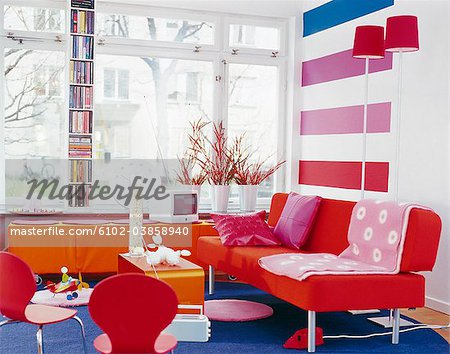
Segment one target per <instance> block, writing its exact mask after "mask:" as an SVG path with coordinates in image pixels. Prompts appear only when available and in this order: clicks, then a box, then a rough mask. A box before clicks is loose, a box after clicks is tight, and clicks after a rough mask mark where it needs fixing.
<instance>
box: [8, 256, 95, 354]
mask: <svg viewBox="0 0 450 354" xmlns="http://www.w3.org/2000/svg"><path fill="white" fill-rule="evenodd" d="M0 272H1V273H0V313H1V314H2V315H3V316H4V317H6V318H8V319H7V320H5V321H3V322H1V323H0V327H1V326H3V325H6V324H10V323H17V322H26V323H31V324H35V325H37V326H38V330H37V333H36V338H37V345H38V353H39V354H42V353H44V341H43V340H44V338H43V334H42V329H43V327H44V325H47V324H52V323H58V322H62V321H65V320H69V319H74V320H75V321H77V322H78V324H79V325H80V327H81V335H82V337H83V349H84V352H85V353H86V337H85V333H84V326H83V322H82V321H81V319H79V318H78V317H77V316H75V315H76V314H77V311H76V310H72V309H65V308H61V307H53V306H46V305H33V304H30V300H31V298H32V297H33V295H34V293H35V292H36V283H35V280H34V274H33V272H32V271H31V268H30V267H29V266H28V264H26V263H25V262H24V261H22V260H21V259H20V258H19V257H17V256H15V255H13V254H11V253H8V252H0Z"/></svg>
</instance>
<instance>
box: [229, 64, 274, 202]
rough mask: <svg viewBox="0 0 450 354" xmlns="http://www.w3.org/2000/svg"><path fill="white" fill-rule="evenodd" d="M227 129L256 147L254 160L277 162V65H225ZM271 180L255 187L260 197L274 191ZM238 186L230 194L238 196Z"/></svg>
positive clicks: (265, 196)
mask: <svg viewBox="0 0 450 354" xmlns="http://www.w3.org/2000/svg"><path fill="white" fill-rule="evenodd" d="M228 70H229V74H228V77H229V84H228V130H229V134H230V138H233V137H235V136H238V135H241V134H245V139H246V141H247V144H248V146H249V147H252V148H253V149H254V148H255V147H257V149H258V151H257V153H256V154H255V155H254V156H253V157H252V158H253V159H254V160H265V161H266V162H267V164H273V163H274V162H275V161H276V158H277V156H276V152H277V150H278V147H277V144H278V141H277V140H278V139H277V132H278V129H277V126H278V117H279V116H278V112H279V109H278V99H279V98H278V91H279V85H277V82H278V81H279V79H278V77H279V74H278V71H279V69H278V67H277V66H268V65H253V64H235V63H230V64H228ZM273 182H274V181H273V179H269V180H267V181H265V183H264V185H263V186H261V187H260V188H259V190H258V194H259V197H261V198H263V197H264V198H268V197H270V196H271V195H272V193H273V188H274V185H273ZM237 193H238V192H237V188H233V189H232V196H235V197H237Z"/></svg>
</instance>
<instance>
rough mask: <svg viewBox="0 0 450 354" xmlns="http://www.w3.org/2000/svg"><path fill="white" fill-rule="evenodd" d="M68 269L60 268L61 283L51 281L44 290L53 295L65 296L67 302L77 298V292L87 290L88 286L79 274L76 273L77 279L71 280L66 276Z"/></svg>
mask: <svg viewBox="0 0 450 354" xmlns="http://www.w3.org/2000/svg"><path fill="white" fill-rule="evenodd" d="M68 271H69V269H67V267H62V268H61V273H62V277H61V281H60V282H59V283H57V284H56V283H53V282H51V281H48V282H47V286H46V288H47V289H48V290H50V291H51V292H52V293H53V294H55V295H56V294H62V293H65V294H66V298H67V300H73V299H76V298H77V297H78V293H77V291H82V290H83V289H88V288H89V284H88V283H85V282H83V278H82V277H81V273H78V279H77V278H72V277H71V276H69V275H68V274H67V272H68Z"/></svg>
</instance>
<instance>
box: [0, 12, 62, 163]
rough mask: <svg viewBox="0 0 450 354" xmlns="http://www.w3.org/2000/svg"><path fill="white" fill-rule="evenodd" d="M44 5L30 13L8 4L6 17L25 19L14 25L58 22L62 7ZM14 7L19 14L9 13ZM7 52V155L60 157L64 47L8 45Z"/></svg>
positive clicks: (40, 26) (39, 27) (33, 26)
mask: <svg viewBox="0 0 450 354" xmlns="http://www.w3.org/2000/svg"><path fill="white" fill-rule="evenodd" d="M26 9H29V8H26ZM44 10H45V11H41V12H39V11H38V9H34V11H33V14H34V15H33V16H34V17H30V16H31V15H30V11H29V10H24V9H22V8H20V7H12V6H5V8H4V14H5V23H6V22H7V21H6V20H7V19H8V18H9V20H8V21H9V23H13V22H14V21H16V24H17V23H19V24H20V25H16V26H15V27H23V28H25V29H31V30H33V29H34V30H44V27H46V26H48V25H49V24H50V23H52V24H56V23H57V21H56V20H55V18H56V17H58V16H59V10H58V11H57V12H51V10H49V9H44ZM9 12H12V13H14V16H9V17H8V16H7V14H8V13H9ZM30 18H32V20H31V19H30ZM13 19H14V21H13ZM36 26H37V27H36ZM57 26H59V28H61V26H60V25H57ZM3 55H4V60H5V70H4V77H5V92H4V101H5V107H4V128H5V140H4V144H5V155H6V158H35V157H41V158H48V157H58V158H59V157H60V153H59V152H60V150H61V141H60V139H61V129H60V128H61V125H62V123H63V120H62V114H63V109H64V94H63V92H64V91H63V89H62V85H63V72H64V57H65V56H64V53H62V52H50V51H43V50H39V51H38V50H31V49H17V48H7V49H5V51H4V53H3Z"/></svg>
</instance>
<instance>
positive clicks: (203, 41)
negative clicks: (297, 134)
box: [0, 0, 287, 202]
mask: <svg viewBox="0 0 450 354" xmlns="http://www.w3.org/2000/svg"><path fill="white" fill-rule="evenodd" d="M0 2H1V3H2V4H6V5H4V6H3V12H1V13H0V17H2V18H0V24H3V25H4V28H3V30H4V33H7V32H14V36H15V37H16V38H15V39H16V40H13V39H11V38H6V37H2V38H0V51H1V52H2V53H3V56H4V58H3V59H4V60H3V64H4V67H3V68H0V70H4V78H5V80H4V83H3V85H0V86H3V87H1V88H0V90H1V92H0V97H1V98H2V99H1V100H0V104H1V105H2V106H1V107H0V109H1V110H3V111H4V117H5V119H4V123H3V124H2V129H3V136H4V146H3V148H4V152H3V154H4V156H5V157H7V158H16V159H22V158H30V157H33V158H39V159H48V158H61V157H62V158H66V157H67V155H68V152H67V150H68V149H67V142H68V129H67V125H68V112H67V106H68V104H67V97H66V91H67V87H68V82H67V80H68V78H66V72H65V71H66V70H65V65H66V62H67V61H68V60H69V59H68V58H69V57H70V55H69V54H70V53H68V51H69V49H68V48H67V47H68V46H67V43H65V41H64V40H63V41H62V42H58V41H57V40H56V41H55V34H63V36H61V38H62V39H64V38H65V35H66V34H67V32H68V28H66V11H67V10H68V9H69V7H70V6H69V2H63V1H54V2H52V0H48V1H46V2H44V3H42V4H41V3H38V2H36V1H34V0H21V1H20V2H19V1H17V2H13V1H10V4H9V3H8V2H6V1H1V0H0ZM49 3H50V5H51V6H50V7H47V6H48V4H49ZM286 28H287V21H286V20H284V19H277V18H268V17H264V18H262V17H257V16H255V17H249V16H235V17H229V16H228V15H225V14H220V13H195V12H192V11H183V10H173V11H172V10H167V9H163V8H161V9H158V8H155V7H148V6H145V5H141V6H139V5H131V4H120V2H118V1H111V2H108V1H98V2H97V4H96V25H95V31H96V34H97V35H98V37H97V38H96V39H97V40H101V41H102V42H101V43H100V44H103V45H96V49H95V51H96V53H95V54H96V55H95V96H94V99H95V102H94V107H93V109H94V111H95V112H94V117H95V121H94V122H93V132H92V133H93V135H92V139H93V146H94V158H97V159H108V158H123V159H128V158H136V159H138V158H143V159H154V158H165V159H174V158H176V157H178V156H182V155H183V154H184V152H185V148H186V145H187V134H186V133H187V132H188V130H189V123H190V122H192V121H195V120H198V119H200V118H203V119H204V120H207V121H212V122H219V121H221V120H223V121H224V122H225V127H226V129H227V135H228V136H229V137H230V138H233V137H235V136H237V135H239V134H241V133H243V132H245V133H246V136H247V141H248V144H249V145H251V146H253V147H258V148H259V150H258V151H257V152H256V154H255V158H256V156H259V157H261V159H263V158H264V159H265V158H267V162H268V163H270V162H274V161H275V159H276V157H280V156H282V153H281V152H282V145H283V143H284V142H283V139H280V136H281V137H282V136H283V131H284V128H283V124H284V123H283V122H282V121H283V119H282V117H284V112H283V107H284V104H283V96H284V95H283V94H282V90H284V82H283V80H284V72H285V67H286V57H285V51H284V48H285V43H284V42H285V30H286ZM24 32H27V33H24ZM21 36H22V37H21ZM17 38H22V41H20V42H19V41H17ZM22 42H23V43H22ZM232 49H237V50H235V51H234V53H233V51H232ZM272 52H277V53H276V55H273V53H272ZM0 65H2V63H0ZM280 122H281V124H280ZM283 173H284V171H283V169H281V170H280V171H279V172H277V176H276V177H275V178H273V179H270V180H268V181H266V182H265V183H264V186H262V187H261V188H260V193H259V197H260V198H261V199H260V201H261V200H263V198H268V197H270V196H271V195H272V193H273V192H274V191H275V189H276V188H278V189H279V187H280V185H279V184H278V187H277V185H276V183H279V181H280V180H281V179H282V178H281V177H283ZM1 188H2V184H1V180H0V197H1V196H3V195H4V193H2V190H1ZM233 193H235V192H234V191H233ZM233 195H234V196H235V194H233ZM205 196H206V197H208V191H206V190H205V191H202V198H204V197H205ZM203 202H205V201H204V200H203Z"/></svg>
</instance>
